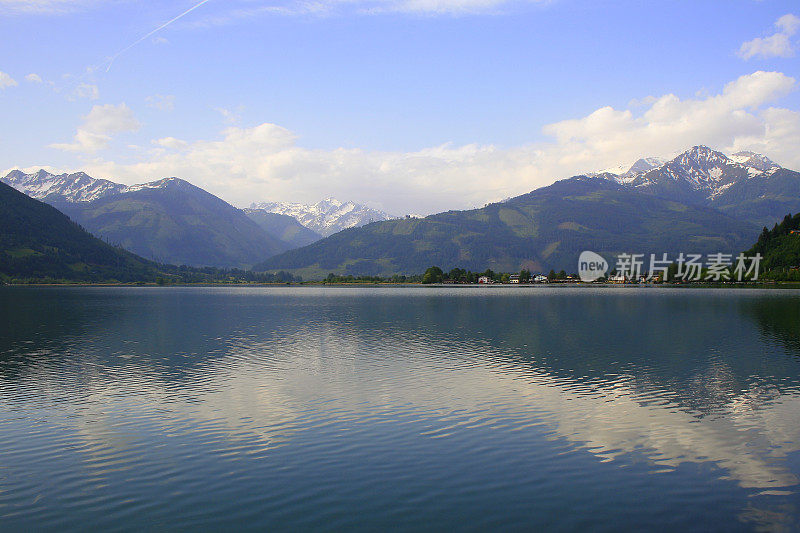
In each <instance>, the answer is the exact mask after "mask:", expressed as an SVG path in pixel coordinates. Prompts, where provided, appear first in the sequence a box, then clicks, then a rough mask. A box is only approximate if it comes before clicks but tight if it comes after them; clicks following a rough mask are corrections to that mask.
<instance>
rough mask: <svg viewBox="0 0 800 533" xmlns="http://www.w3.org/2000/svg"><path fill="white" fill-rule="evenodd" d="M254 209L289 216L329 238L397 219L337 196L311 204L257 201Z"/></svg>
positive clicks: (252, 207) (252, 205)
mask: <svg viewBox="0 0 800 533" xmlns="http://www.w3.org/2000/svg"><path fill="white" fill-rule="evenodd" d="M250 209H261V210H264V211H267V212H269V213H278V214H281V215H289V216H290V217H293V218H294V219H295V220H297V221H298V222H299V223H300V224H302V225H303V226H305V227H307V228H308V229H310V230H313V231H316V232H317V233H319V234H320V235H323V236H325V237H327V236H328V235H332V234H334V233H337V232H339V231H342V230H344V229H347V228H354V227H358V226H363V225H364V224H369V223H370V222H378V221H381V220H391V219H394V218H397V217H395V216H392V215H390V214H388V213H385V212H383V211H379V210H377V209H373V208H371V207H367V206H365V205H361V204H356V203H354V202H341V201H339V200H337V199H336V198H325V199H324V200H321V201H319V202H317V203H316V204H311V205H308V204H300V203H287V202H261V203H253V204H251V205H250Z"/></svg>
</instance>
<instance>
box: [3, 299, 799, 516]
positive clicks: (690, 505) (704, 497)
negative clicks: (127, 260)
mask: <svg viewBox="0 0 800 533" xmlns="http://www.w3.org/2000/svg"><path fill="white" fill-rule="evenodd" d="M0 333H2V335H0V519H2V520H3V522H4V523H6V524H8V525H9V527H11V528H14V527H23V526H35V527H38V528H45V529H61V528H64V527H67V528H72V529H80V528H83V527H117V528H119V527H121V528H131V529H136V528H139V527H148V526H149V527H154V526H156V527H158V526H165V525H166V526H169V527H178V528H183V527H196V526H199V527H203V528H213V527H220V526H222V525H239V526H241V525H248V526H251V527H254V528H257V527H310V528H314V529H337V528H341V527H348V528H356V529H358V528H365V529H371V528H375V527H380V526H387V525H391V526H394V527H398V526H399V527H401V528H402V527H405V528H409V529H427V528H430V529H441V528H444V527H448V526H452V525H459V524H460V525H462V526H469V527H475V528H481V527H501V528H520V527H526V526H527V527H530V526H535V525H539V526H549V527H555V528H559V529H581V528H585V527H593V528H595V529H608V530H613V529H619V528H626V527H627V528H632V527H682V528H688V529H709V528H710V529H731V528H733V529H749V528H759V527H766V528H771V529H774V528H780V527H786V528H789V529H793V528H797V527H798V514H797V509H796V506H797V503H798V498H797V494H796V490H797V489H796V485H797V483H798V475H800V461H799V460H798V457H800V455H798V454H797V452H798V450H800V394H799V393H798V391H799V390H800V389H799V388H798V387H799V386H800V374H799V373H798V369H800V359H799V358H798V355H800V293H797V292H794V291H764V290H694V289H692V290H683V289H672V290H670V289H653V288H648V289H641V288H621V289H609V288H597V289H594V288H575V289H572V288H510V287H496V288H495V287H492V288H482V287H456V288H422V287H410V288H308V287H300V288H263V289H262V288H234V289H226V288H166V289H162V288H135V289H134V288H41V289H39V288H7V289H3V290H2V291H0Z"/></svg>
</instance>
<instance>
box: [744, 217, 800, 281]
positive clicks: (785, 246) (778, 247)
mask: <svg viewBox="0 0 800 533" xmlns="http://www.w3.org/2000/svg"><path fill="white" fill-rule="evenodd" d="M756 253H759V254H761V255H762V257H763V259H762V260H761V272H763V273H764V275H763V276H762V277H764V278H765V279H775V280H791V281H800V213H797V214H796V215H794V216H791V215H786V217H784V219H783V220H782V221H781V222H780V224H775V226H774V227H773V228H772V229H771V230H768V229H767V228H764V230H763V231H762V232H761V235H760V236H759V237H758V242H756V244H755V245H753V247H752V248H751V249H750V250H748V251H747V252H745V255H747V256H749V257H752V256H754V255H755V254H756Z"/></svg>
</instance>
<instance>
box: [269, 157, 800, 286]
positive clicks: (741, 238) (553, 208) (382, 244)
mask: <svg viewBox="0 0 800 533" xmlns="http://www.w3.org/2000/svg"><path fill="white" fill-rule="evenodd" d="M798 210H800V174H799V173H797V172H795V171H792V170H788V169H785V168H782V167H780V166H779V165H777V164H775V163H774V162H772V161H770V160H769V159H767V158H766V157H764V156H760V155H758V154H754V153H748V152H740V153H737V154H735V155H733V156H731V157H728V156H726V155H725V154H723V153H721V152H718V151H715V150H712V149H710V148H708V147H706V146H696V147H693V148H692V149H690V150H688V151H686V152H684V153H682V154H680V155H679V156H677V157H675V158H674V159H672V160H670V161H660V160H658V159H655V158H649V159H642V160H639V161H637V162H636V163H634V165H632V166H631V167H629V168H628V170H625V171H619V172H617V173H615V172H600V173H592V174H587V175H580V176H574V177H572V178H568V179H566V180H561V181H559V182H556V183H555V184H553V185H550V186H548V187H543V188H541V189H537V190H535V191H533V192H530V193H528V194H525V195H522V196H518V197H516V198H512V199H509V200H506V201H504V202H502V203H497V204H490V205H488V206H486V207H484V208H482V209H475V210H469V211H450V212H447V213H440V214H436V215H431V216H428V217H426V218H424V219H411V220H408V219H405V220H391V221H384V222H378V223H374V224H368V225H366V226H364V227H361V228H355V229H350V230H346V231H343V232H341V233H338V234H335V235H332V236H330V237H328V238H326V239H323V240H321V241H318V242H316V243H313V244H311V245H309V246H306V247H303V248H299V249H296V250H290V251H288V252H285V253H283V254H280V255H278V256H274V257H272V258H269V259H267V260H266V261H264V262H262V263H260V264H258V265H256V266H255V267H254V268H256V269H259V270H271V269H276V268H282V269H287V270H291V271H296V272H302V273H303V275H304V276H305V277H314V276H320V275H324V274H325V272H334V273H336V274H354V275H358V274H361V275H376V274H388V273H395V272H399V273H418V272H422V271H424V270H425V268H427V267H429V266H431V265H438V266H441V267H444V268H446V269H449V268H452V267H456V266H458V267H461V268H470V269H475V270H481V269H485V268H487V267H488V268H492V269H494V270H500V271H518V270H520V269H521V268H529V269H531V270H538V271H542V270H547V269H549V268H568V269H574V265H575V264H576V262H577V257H578V255H579V254H580V252H581V251H583V250H594V251H596V252H598V253H604V254H606V255H609V256H613V255H616V254H618V253H622V252H628V253H645V254H646V253H657V254H660V253H671V254H674V253H679V252H681V251H683V252H686V253H702V254H707V253H715V252H730V253H737V252H739V251H741V250H743V249H745V248H747V247H748V246H749V245H750V244H751V243H752V242H754V240H755V239H756V237H757V236H758V233H759V230H760V228H761V226H763V225H766V224H770V225H771V224H773V223H775V222H776V221H777V220H779V219H781V218H783V216H784V215H785V214H787V213H789V212H797V211H798Z"/></svg>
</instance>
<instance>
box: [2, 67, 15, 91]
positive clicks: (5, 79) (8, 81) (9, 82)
mask: <svg viewBox="0 0 800 533" xmlns="http://www.w3.org/2000/svg"><path fill="white" fill-rule="evenodd" d="M17 85H18V84H17V80H15V79H14V78H12V77H11V76H10V75H8V74H6V73H5V72H3V71H0V89H5V88H7V87H15V86H17Z"/></svg>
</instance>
